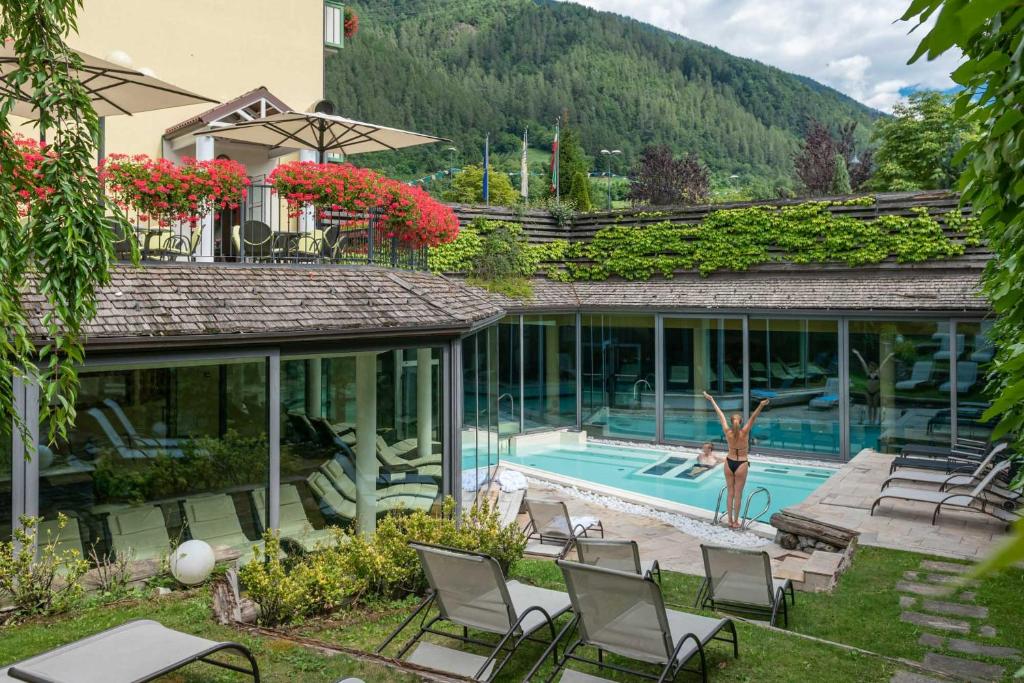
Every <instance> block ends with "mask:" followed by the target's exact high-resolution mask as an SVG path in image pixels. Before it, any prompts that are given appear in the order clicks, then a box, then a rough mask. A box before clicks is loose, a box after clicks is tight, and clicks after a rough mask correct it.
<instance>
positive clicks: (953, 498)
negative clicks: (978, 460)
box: [871, 460, 1020, 525]
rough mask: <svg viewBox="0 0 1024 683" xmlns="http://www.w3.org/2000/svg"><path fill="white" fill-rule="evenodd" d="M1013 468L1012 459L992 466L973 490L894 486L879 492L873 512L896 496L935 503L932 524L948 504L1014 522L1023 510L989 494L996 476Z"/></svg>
mask: <svg viewBox="0 0 1024 683" xmlns="http://www.w3.org/2000/svg"><path fill="white" fill-rule="evenodd" d="M1009 467H1010V461H1009V460H1004V461H1002V462H1001V463H999V464H998V465H996V466H995V467H993V468H992V469H990V470H989V471H988V474H986V475H985V478H984V479H982V480H981V481H980V482H978V484H977V485H976V486H975V487H974V488H973V489H972V490H971V492H970V493H951V492H949V491H930V490H928V489H918V488H909V487H901V486H892V487H890V488H887V489H885V490H884V491H882V492H881V495H879V496H878V498H877V499H876V500H875V502H874V503H873V504H872V505H871V514H872V515H874V514H875V509H876V508H877V507H878V506H879V504H880V503H881V502H882V501H883V500H886V499H887V498H892V499H896V500H907V501H911V502H915V503H927V504H928V505H934V506H935V511H934V512H933V513H932V524H935V521H936V520H937V519H938V518H939V513H940V512H941V511H942V508H943V507H947V508H958V509H961V510H973V511H974V512H980V513H983V514H986V515H988V516H990V517H995V518H996V519H998V520H1000V521H1002V522H1006V524H1007V525H1010V524H1012V523H1013V522H1016V521H1017V520H1019V519H1020V513H1019V512H1016V511H1015V510H1009V509H1006V507H1004V506H1003V505H1000V504H995V503H992V502H991V501H990V500H989V499H988V498H987V497H986V495H985V494H986V492H987V490H988V489H989V488H990V487H991V485H992V483H993V482H994V481H995V479H996V477H998V476H999V475H1000V474H1001V473H1003V472H1004V471H1006V470H1007V469H1008V468H1009Z"/></svg>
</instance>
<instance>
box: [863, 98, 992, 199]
mask: <svg viewBox="0 0 1024 683" xmlns="http://www.w3.org/2000/svg"><path fill="white" fill-rule="evenodd" d="M976 136H977V124H976V123H975V122H974V121H972V120H969V119H963V118H960V117H958V116H957V114H956V112H954V111H953V104H952V99H951V98H950V97H949V96H947V95H943V94H942V93H939V92H933V91H930V92H918V93H914V94H913V95H911V96H910V97H909V98H908V100H907V102H906V103H900V104H897V105H896V106H895V107H894V108H893V116H892V118H890V119H883V120H881V121H879V122H878V123H877V124H875V130H874V133H873V134H872V139H873V140H874V142H875V143H876V144H877V145H878V147H877V150H876V152H875V163H876V164H877V166H878V170H877V171H876V172H875V176H874V178H873V180H872V181H871V187H873V188H875V189H878V190H896V191H899V190H934V189H948V188H951V187H954V186H955V185H956V181H957V177H958V176H959V175H960V172H961V171H962V170H963V162H962V161H961V162H959V163H954V161H953V157H954V156H955V155H956V152H957V150H959V149H960V147H961V146H963V144H964V143H965V142H967V141H970V140H973V139H974V138H976Z"/></svg>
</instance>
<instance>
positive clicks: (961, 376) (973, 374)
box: [939, 360, 978, 394]
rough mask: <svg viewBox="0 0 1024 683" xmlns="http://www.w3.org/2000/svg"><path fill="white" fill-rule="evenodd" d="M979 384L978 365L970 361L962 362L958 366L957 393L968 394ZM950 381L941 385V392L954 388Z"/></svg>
mask: <svg viewBox="0 0 1024 683" xmlns="http://www.w3.org/2000/svg"><path fill="white" fill-rule="evenodd" d="M977 383H978V364H977V363H975V362H974V361H970V360H962V361H960V362H958V363H957V364H956V390H957V393H960V394H966V393H967V392H968V391H970V390H971V387H973V386H974V385H975V384H977ZM952 386H953V385H952V383H951V382H950V381H948V380H947V381H945V382H943V383H942V384H940V385H939V391H949V390H950V388H951V387H952Z"/></svg>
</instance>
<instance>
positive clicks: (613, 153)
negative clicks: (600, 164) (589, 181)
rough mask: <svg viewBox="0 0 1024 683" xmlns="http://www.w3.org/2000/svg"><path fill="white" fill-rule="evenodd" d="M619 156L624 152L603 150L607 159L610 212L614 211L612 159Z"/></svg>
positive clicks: (602, 153) (602, 152) (603, 154)
mask: <svg viewBox="0 0 1024 683" xmlns="http://www.w3.org/2000/svg"><path fill="white" fill-rule="evenodd" d="M619 154H622V150H621V149H612V150H607V149H602V150H601V155H602V156H604V157H605V159H607V163H606V164H605V169H606V171H605V172H606V174H607V176H608V183H607V185H608V210H609V211H611V210H612V157H613V156H617V155H619Z"/></svg>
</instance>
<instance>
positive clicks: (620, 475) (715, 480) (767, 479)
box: [502, 442, 834, 521]
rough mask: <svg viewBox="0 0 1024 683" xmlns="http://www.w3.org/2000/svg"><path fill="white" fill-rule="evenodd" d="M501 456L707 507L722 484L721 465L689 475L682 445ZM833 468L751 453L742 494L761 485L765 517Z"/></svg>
mask: <svg viewBox="0 0 1024 683" xmlns="http://www.w3.org/2000/svg"><path fill="white" fill-rule="evenodd" d="M502 459H503V461H504V462H506V463H508V464H518V465H522V466H525V467H531V468H534V469H537V470H542V471H544V472H549V473H551V474H556V475H561V476H563V477H571V478H573V479H579V480H583V481H587V482H592V483H595V484H600V485H603V486H607V487H613V488H617V489H622V490H624V491H629V492H632V493H638V494H641V495H645V496H652V497H655V498H661V499H662V500H667V501H671V502H674V503H681V504H683V505H690V506H693V507H697V508H702V509H704V510H710V511H713V510H714V509H715V503H716V502H717V500H718V494H719V492H720V491H721V489H722V487H723V486H724V485H725V476H724V475H723V474H722V466H719V467H715V468H713V469H711V470H709V471H706V472H703V473H700V474H696V475H695V476H694V475H693V473H692V472H691V471H690V470H691V468H692V467H693V466H694V465H696V463H697V459H696V455H691V454H689V453H684V452H682V451H668V450H659V449H654V448H633V447H629V446H620V445H616V444H604V443H594V442H590V443H588V444H587V445H586V446H567V445H564V444H563V445H551V446H540V445H536V446H534V445H531V446H524V447H520V448H519V449H517V452H516V455H513V456H503V458H502ZM833 472H834V470H832V469H829V468H824V467H809V466H804V465H796V464H788V463H786V464H779V463H778V462H758V461H757V459H756V457H755V459H754V460H753V461H752V462H751V464H750V475H749V476H748V477H747V485H746V488H745V490H744V498H746V496H748V495H750V493H751V492H752V491H754V489H756V488H758V487H764V488H766V489H767V490H768V492H769V494H770V495H771V504H770V506H769V508H768V512H767V513H765V515H764V516H762V517H761V520H762V521H767V520H768V516H770V515H771V514H772V513H773V512H776V511H778V510H781V509H782V508H784V507H788V506H790V505H796V504H797V503H800V502H802V501H803V500H804V499H805V498H806V497H807V496H808V495H810V494H811V493H812V492H813V491H814V490H815V489H816V488H818V487H819V486H820V485H821V484H822V483H823V482H824V481H825V480H827V479H828V478H829V477H830V476H831V475H832V473H833ZM763 501H764V498H763V497H761V496H758V498H755V500H754V501H753V502H752V503H751V505H750V513H751V515H754V514H756V513H757V512H759V511H760V510H761V508H763V507H764V502H763ZM722 505H723V507H724V505H725V503H724V500H723V504H722Z"/></svg>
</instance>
